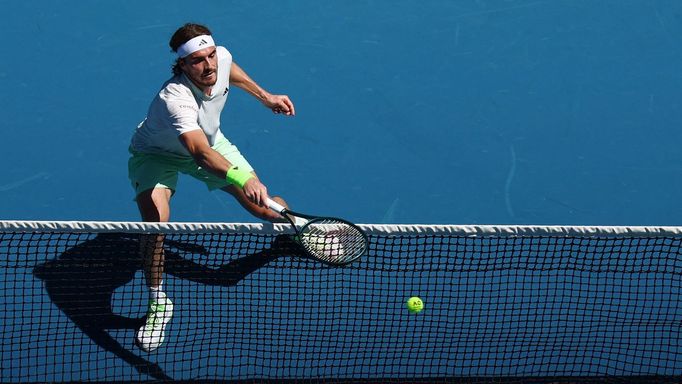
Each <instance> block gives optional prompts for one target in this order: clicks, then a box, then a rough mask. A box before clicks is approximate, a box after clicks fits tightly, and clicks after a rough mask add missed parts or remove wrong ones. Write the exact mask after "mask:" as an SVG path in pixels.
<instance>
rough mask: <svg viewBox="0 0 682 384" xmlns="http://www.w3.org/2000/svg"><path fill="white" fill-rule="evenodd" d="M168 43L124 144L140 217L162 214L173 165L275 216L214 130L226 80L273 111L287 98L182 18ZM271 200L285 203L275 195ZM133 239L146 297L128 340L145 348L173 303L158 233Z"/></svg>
mask: <svg viewBox="0 0 682 384" xmlns="http://www.w3.org/2000/svg"><path fill="white" fill-rule="evenodd" d="M169 45H170V47H171V49H172V50H173V51H174V52H176V53H177V60H176V62H175V65H174V66H173V75H174V76H173V77H172V78H171V79H170V80H168V81H166V82H165V83H164V84H163V86H162V87H161V90H160V91H159V93H158V94H157V95H156V97H155V98H154V100H153V101H152V102H151V105H150V107H149V110H148V112H147V117H146V118H145V119H144V121H143V122H142V123H140V124H139V126H138V127H137V129H136V130H135V133H134V135H133V137H132V140H131V144H130V153H131V157H130V159H129V161H128V174H129V178H130V181H131V183H132V186H133V188H134V189H135V194H136V200H137V205H138V208H139V210H140V214H141V215H142V220H144V221H147V222H167V221H168V220H169V218H170V200H171V197H172V195H173V193H175V189H176V184H177V181H178V173H183V174H187V175H190V176H192V177H194V178H196V179H199V180H201V181H203V182H204V183H205V184H206V185H207V187H208V189H209V190H214V189H221V190H223V191H225V192H227V193H229V194H231V195H232V196H234V197H235V198H236V199H237V201H238V202H239V203H240V204H241V205H242V206H243V207H244V208H246V210H248V211H249V212H250V213H251V214H253V215H254V216H256V217H257V218H260V219H263V220H268V221H280V219H281V217H280V216H279V215H278V214H277V213H275V212H273V211H271V210H270V209H268V208H267V206H266V200H267V198H268V197H269V196H268V191H267V188H266V187H265V185H263V184H262V183H261V181H260V180H259V179H258V176H257V175H256V173H255V172H254V170H253V168H252V167H251V165H250V164H249V163H248V161H246V159H245V158H244V156H242V155H241V153H240V152H239V150H238V149H237V147H236V146H235V145H234V144H232V143H230V141H229V140H228V139H227V138H225V136H224V135H223V133H222V132H221V129H220V114H221V112H222V110H223V108H224V106H225V102H226V100H227V96H228V94H229V93H230V90H231V87H232V86H236V87H238V88H241V89H243V90H244V91H246V92H248V93H249V94H251V95H252V96H254V97H255V98H256V99H258V100H259V101H260V102H261V103H262V104H263V105H264V106H265V107H267V108H268V109H270V110H272V111H273V112H274V113H276V114H282V115H286V116H294V115H295V111H294V104H293V103H292V102H291V100H290V99H289V97H288V96H285V95H273V94H270V93H269V92H267V91H265V90H264V89H263V88H261V87H260V86H259V85H258V84H257V83H256V82H255V81H254V80H252V79H251V78H250V77H249V76H248V75H247V74H246V72H244V70H242V68H240V67H239V66H238V65H237V64H236V63H235V62H234V61H233V60H232V55H231V54H230V52H229V51H228V50H227V49H226V48H225V47H222V46H219V45H216V43H215V42H214V40H213V36H212V34H211V31H210V30H209V29H208V28H206V27H205V26H203V25H199V24H185V25H184V26H182V27H181V28H179V29H178V30H177V31H176V32H175V33H174V34H173V36H172V37H171V39H170V43H169ZM273 200H275V201H277V202H279V203H280V204H286V203H285V202H284V200H283V199H281V198H279V197H273ZM140 244H141V252H142V255H143V257H144V260H145V262H144V269H145V278H146V282H147V286H148V287H149V288H150V298H149V306H148V311H147V318H146V322H145V324H144V325H143V326H142V327H141V328H140V329H139V330H138V332H137V336H136V341H137V345H138V346H139V347H140V348H141V349H142V350H144V351H148V352H149V351H153V350H155V349H156V348H158V347H159V346H160V345H161V344H162V343H163V339H164V329H165V327H166V325H167V324H168V322H169V321H170V319H171V317H172V315H173V303H172V302H171V300H170V299H169V298H168V297H167V296H166V294H165V293H164V291H163V264H164V255H163V236H156V235H154V236H146V237H144V238H143V239H142V241H141V243H140Z"/></svg>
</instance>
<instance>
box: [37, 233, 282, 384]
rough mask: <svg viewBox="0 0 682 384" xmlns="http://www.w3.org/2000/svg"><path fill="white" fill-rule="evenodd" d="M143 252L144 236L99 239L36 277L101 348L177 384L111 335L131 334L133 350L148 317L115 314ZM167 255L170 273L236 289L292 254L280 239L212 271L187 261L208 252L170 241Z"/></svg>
mask: <svg viewBox="0 0 682 384" xmlns="http://www.w3.org/2000/svg"><path fill="white" fill-rule="evenodd" d="M139 247H140V245H139V235H132V234H122V233H113V234H109V233H107V234H98V235H97V236H96V237H94V238H93V239H90V240H87V241H84V242H83V243H80V244H78V245H76V246H73V247H71V248H69V249H67V250H66V251H64V252H63V253H61V254H60V255H59V256H57V257H56V258H55V259H53V260H49V261H47V262H45V263H43V264H40V265H38V266H36V267H35V268H34V270H33V274H34V276H35V277H36V278H38V279H40V280H42V281H43V284H44V287H45V290H46V291H47V294H48V296H49V297H50V300H51V301H52V302H53V303H54V304H55V305H56V306H57V308H59V310H60V311H61V312H62V313H63V314H64V315H66V316H67V317H68V318H69V320H71V321H72V322H73V323H74V324H75V325H76V327H78V329H80V330H81V331H82V332H83V333H84V334H85V335H87V336H88V337H89V338H90V339H91V340H92V341H93V342H94V343H95V344H96V345H98V346H99V347H101V348H102V349H104V350H105V351H108V352H111V353H113V354H114V355H116V356H117V357H119V358H120V359H122V360H123V361H125V362H126V363H128V364H130V365H131V366H132V367H134V368H135V369H136V370H137V371H138V372H140V373H142V374H146V375H149V376H150V377H153V378H155V379H159V380H172V378H171V377H170V376H168V375H167V374H166V373H165V372H164V370H163V369H162V368H161V367H160V366H159V365H158V364H156V363H152V362H151V361H149V360H147V359H145V358H143V357H140V356H138V355H136V354H135V353H133V352H132V351H131V350H130V349H128V348H126V347H124V346H123V345H121V343H119V342H118V341H117V340H116V339H115V338H114V337H112V336H111V334H110V333H109V331H111V330H126V329H127V330H131V333H130V340H131V346H132V340H134V332H135V331H136V330H137V329H138V328H139V327H140V326H142V325H143V324H144V320H145V319H144V317H140V318H130V317H126V316H121V315H118V314H116V313H114V310H113V308H112V297H113V294H114V292H115V291H116V290H117V289H118V288H120V287H122V286H124V285H126V284H128V283H130V282H131V281H132V280H133V279H134V278H135V275H136V273H137V272H138V271H141V270H142V267H143V263H142V258H141V256H140V253H139V252H140V251H139V249H140V248H139ZM164 249H165V255H166V272H167V273H169V274H172V275H174V276H176V277H178V278H182V279H187V280H191V281H195V282H199V283H203V284H208V285H219V286H232V285H235V284H237V283H238V282H239V281H241V280H242V279H244V278H245V277H246V276H248V275H249V274H250V273H252V272H254V271H256V270H258V269H259V268H261V267H263V266H264V265H266V264H267V263H269V262H270V261H272V260H274V259H276V258H278V257H280V256H284V255H291V254H292V251H291V245H290V244H289V242H288V241H286V240H285V241H284V242H283V241H282V239H280V238H276V239H275V241H274V242H273V244H271V246H270V248H268V249H265V250H263V251H259V252H255V253H253V254H250V255H247V256H244V257H242V258H239V259H235V260H232V261H230V262H229V263H227V264H225V265H223V266H221V267H220V268H217V269H213V268H208V267H206V266H204V265H200V264H197V263H195V262H193V261H191V260H188V259H186V258H183V257H182V254H185V253H195V254H197V253H199V254H203V255H208V254H209V252H208V250H207V249H205V248H204V247H203V246H200V245H196V244H191V243H182V242H178V241H172V240H166V241H165V242H164ZM48 326H49V324H48ZM48 332H49V331H48Z"/></svg>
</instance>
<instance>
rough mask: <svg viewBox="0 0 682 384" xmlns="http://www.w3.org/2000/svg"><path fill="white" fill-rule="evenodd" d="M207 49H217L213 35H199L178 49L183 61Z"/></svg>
mask: <svg viewBox="0 0 682 384" xmlns="http://www.w3.org/2000/svg"><path fill="white" fill-rule="evenodd" d="M207 47H215V43H214V42H213V38H212V37H211V35H199V36H197V37H195V38H193V39H190V40H189V41H188V42H186V43H185V44H183V45H181V46H179V47H178V57H180V58H181V59H183V58H185V57H187V56H189V55H191V54H193V53H194V52H196V51H199V50H202V49H204V48H207Z"/></svg>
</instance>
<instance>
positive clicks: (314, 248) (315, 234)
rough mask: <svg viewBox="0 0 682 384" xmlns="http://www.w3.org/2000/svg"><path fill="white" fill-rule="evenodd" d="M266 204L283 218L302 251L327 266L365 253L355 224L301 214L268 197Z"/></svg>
mask: <svg viewBox="0 0 682 384" xmlns="http://www.w3.org/2000/svg"><path fill="white" fill-rule="evenodd" d="M267 203H268V207H269V208H270V209H272V210H273V211H275V212H277V213H279V214H280V215H282V216H283V217H284V218H286V219H287V220H288V221H289V223H290V224H291V226H292V227H293V228H294V230H295V231H296V237H295V240H296V242H297V243H298V244H299V245H301V247H302V248H303V250H304V251H305V252H306V254H307V255H308V256H310V257H312V258H313V259H315V260H318V261H321V262H323V263H325V264H328V265H334V266H339V265H346V264H348V263H351V262H352V261H354V260H357V259H358V258H359V257H361V256H362V255H364V254H365V253H367V249H368V248H369V246H368V241H367V235H366V234H365V232H363V231H362V229H360V228H359V227H358V226H357V225H355V224H353V223H351V222H349V221H346V220H343V219H337V218H334V217H320V216H311V215H304V214H302V213H297V212H293V211H290V210H289V209H287V208H285V207H284V206H282V205H281V204H278V203H277V202H275V201H273V200H271V199H268V200H267Z"/></svg>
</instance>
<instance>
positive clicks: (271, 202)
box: [267, 198, 287, 215]
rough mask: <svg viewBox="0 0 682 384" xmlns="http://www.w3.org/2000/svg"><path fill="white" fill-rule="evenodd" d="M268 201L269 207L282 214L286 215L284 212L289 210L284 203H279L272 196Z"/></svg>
mask: <svg viewBox="0 0 682 384" xmlns="http://www.w3.org/2000/svg"><path fill="white" fill-rule="evenodd" d="M267 203H268V208H270V209H272V210H273V211H275V212H277V213H279V214H280V215H284V212H285V211H286V210H287V209H286V208H285V207H284V206H283V205H281V204H279V203H278V202H276V201H274V200H272V199H270V198H268V200H267Z"/></svg>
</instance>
